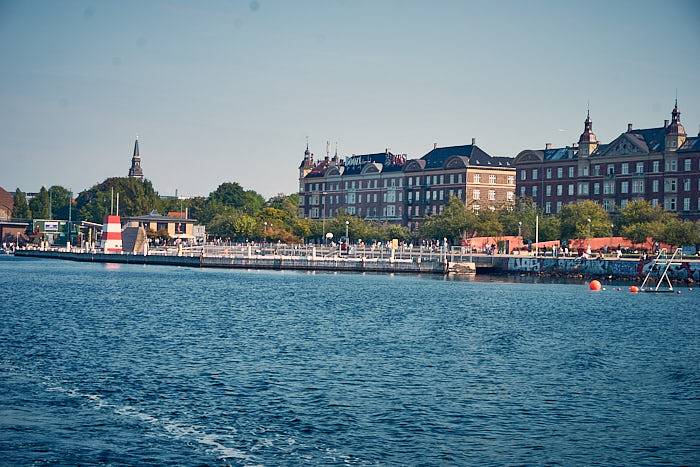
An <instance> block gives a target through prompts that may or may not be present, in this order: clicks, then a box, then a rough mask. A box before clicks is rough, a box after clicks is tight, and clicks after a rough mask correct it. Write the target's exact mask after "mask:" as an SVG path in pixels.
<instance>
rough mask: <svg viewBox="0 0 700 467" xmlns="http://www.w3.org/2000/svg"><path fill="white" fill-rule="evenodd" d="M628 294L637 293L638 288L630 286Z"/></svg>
mask: <svg viewBox="0 0 700 467" xmlns="http://www.w3.org/2000/svg"><path fill="white" fill-rule="evenodd" d="M630 292H632V293H639V287H637V286H636V285H633V286H631V287H630Z"/></svg>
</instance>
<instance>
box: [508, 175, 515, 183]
mask: <svg viewBox="0 0 700 467" xmlns="http://www.w3.org/2000/svg"><path fill="white" fill-rule="evenodd" d="M508 185H515V177H514V176H512V175H508Z"/></svg>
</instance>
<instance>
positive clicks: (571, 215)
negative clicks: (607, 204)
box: [557, 200, 611, 240]
mask: <svg viewBox="0 0 700 467" xmlns="http://www.w3.org/2000/svg"><path fill="white" fill-rule="evenodd" d="M557 217H558V218H559V222H560V224H561V239H562V240H569V239H572V238H593V237H607V236H609V235H610V232H611V227H610V217H609V216H608V213H607V212H605V210H604V209H603V208H602V207H601V206H599V205H597V204H595V203H594V202H593V201H590V200H586V201H583V202H580V203H576V204H567V205H565V206H564V207H562V209H561V211H559V213H558V214H557ZM588 219H590V222H589V221H588Z"/></svg>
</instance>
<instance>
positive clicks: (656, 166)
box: [651, 161, 661, 173]
mask: <svg viewBox="0 0 700 467" xmlns="http://www.w3.org/2000/svg"><path fill="white" fill-rule="evenodd" d="M660 166H661V161H653V162H652V163H651V171H652V172H656V173H659V172H660V170H659V168H660Z"/></svg>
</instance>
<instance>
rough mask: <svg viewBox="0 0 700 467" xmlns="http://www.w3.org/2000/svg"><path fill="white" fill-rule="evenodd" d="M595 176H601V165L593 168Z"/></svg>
mask: <svg viewBox="0 0 700 467" xmlns="http://www.w3.org/2000/svg"><path fill="white" fill-rule="evenodd" d="M593 175H595V176H596V177H597V176H598V175H600V166H599V165H594V166H593Z"/></svg>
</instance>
